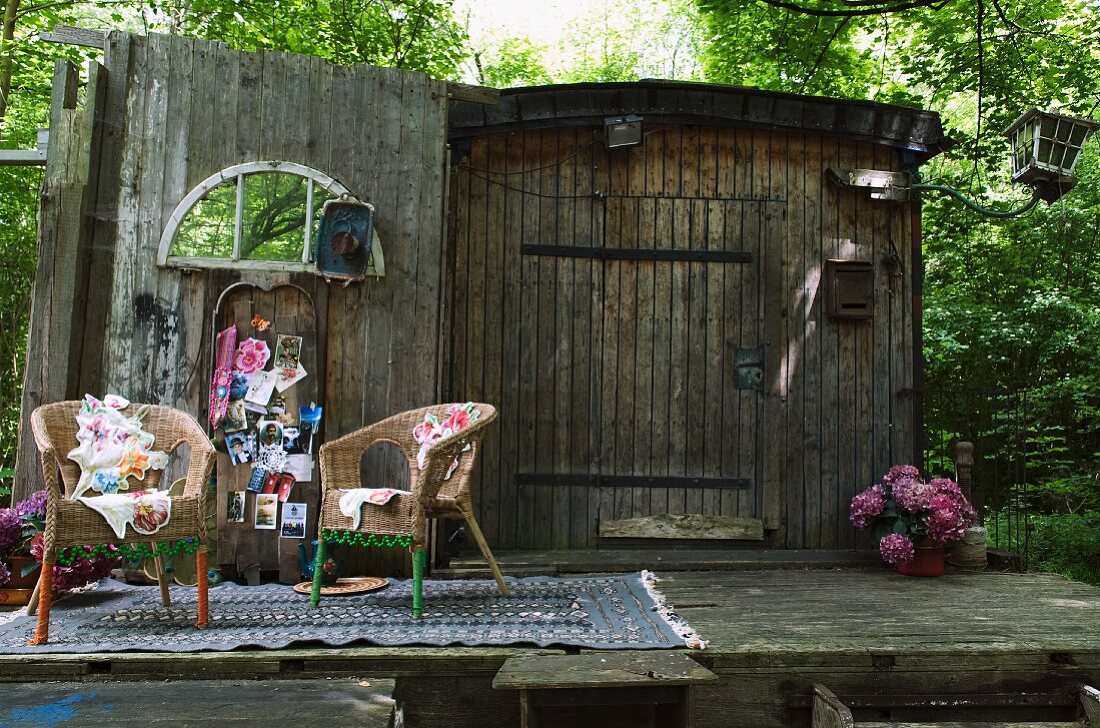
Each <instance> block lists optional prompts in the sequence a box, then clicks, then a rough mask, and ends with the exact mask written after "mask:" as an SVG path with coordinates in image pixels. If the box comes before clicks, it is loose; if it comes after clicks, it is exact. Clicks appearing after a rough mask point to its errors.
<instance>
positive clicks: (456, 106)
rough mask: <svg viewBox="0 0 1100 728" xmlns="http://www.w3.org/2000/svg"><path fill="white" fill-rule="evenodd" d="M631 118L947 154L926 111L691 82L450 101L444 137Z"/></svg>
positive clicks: (516, 91)
mask: <svg viewBox="0 0 1100 728" xmlns="http://www.w3.org/2000/svg"><path fill="white" fill-rule="evenodd" d="M624 114H637V115H639V116H641V117H643V118H644V119H648V120H650V121H662V122H670V123H685V124H721V125H736V126H745V127H755V128H766V129H776V130H785V131H807V132H815V133H821V134H831V135H838V136H842V137H846V138H851V139H858V140H865V141H872V142H878V143H881V144H887V145H890V146H893V147H897V148H899V149H904V150H908V151H910V152H913V153H914V154H915V155H916V156H917V157H918V159H919V161H924V160H927V159H929V158H931V157H933V156H935V155H936V154H939V153H940V152H941V151H944V150H946V149H948V148H950V147H951V146H952V144H953V142H954V140H952V139H951V138H950V137H948V136H946V135H945V134H944V132H943V127H942V125H941V123H940V115H939V114H938V113H936V112H934V111H926V110H922V109H916V108H911V107H907V106H896V105H892V104H883V103H879V102H875V101H863V100H851V99H836V98H830V97H825V96H806V95H801V94H793V93H786V92H781V91H766V90H763V89H756V88H749V87H744V86H727V85H723V84H714V83H701V82H695V81H664V80H656V79H647V80H643V81H633V82H618V83H574V84H558V85H550V86H529V87H521V88H510V89H502V90H501V92H500V103H499V104H497V105H496V106H490V105H484V104H477V103H471V102H466V101H453V102H451V105H450V117H449V118H450V121H449V124H450V132H449V135H450V138H451V139H452V140H458V139H463V138H469V137H473V136H478V135H480V134H486V133H500V132H508V131H516V130H520V129H539V128H552V127H558V126H579V125H589V124H594V125H598V124H601V123H602V120H603V119H604V118H606V117H611V116H621V115H624Z"/></svg>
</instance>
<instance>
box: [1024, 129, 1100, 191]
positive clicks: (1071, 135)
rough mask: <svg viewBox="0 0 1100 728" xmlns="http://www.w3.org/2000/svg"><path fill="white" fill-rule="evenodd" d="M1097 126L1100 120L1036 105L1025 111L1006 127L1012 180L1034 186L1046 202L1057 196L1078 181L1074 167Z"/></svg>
mask: <svg viewBox="0 0 1100 728" xmlns="http://www.w3.org/2000/svg"><path fill="white" fill-rule="evenodd" d="M1098 128H1100V124H1098V123H1096V122H1095V121H1090V120H1088V119H1077V118H1074V117H1072V116H1063V115H1061V114H1052V113H1050V112H1046V111H1039V110H1038V109H1031V110H1030V111H1027V112H1025V113H1024V114H1023V115H1022V116H1021V117H1020V118H1019V119H1017V120H1016V121H1014V122H1012V125H1011V126H1010V127H1008V129H1006V130H1005V136H1007V137H1008V140H1009V143H1010V144H1011V146H1012V181H1013V182H1020V183H1023V184H1026V185H1031V186H1033V187H1035V188H1036V190H1037V192H1038V194H1039V196H1040V197H1041V198H1042V199H1044V200H1046V201H1047V202H1053V201H1054V200H1056V199H1058V198H1059V197H1061V196H1062V194H1064V193H1065V192H1067V191H1068V190H1069V189H1070V188H1071V187H1073V186H1074V185H1075V184H1077V180H1076V178H1074V176H1073V168H1074V167H1075V166H1076V165H1077V160H1078V159H1079V158H1080V157H1081V149H1082V148H1083V147H1084V146H1085V142H1086V141H1088V138H1089V136H1090V135H1091V134H1092V133H1093V132H1094V131H1096V130H1097V129H1098Z"/></svg>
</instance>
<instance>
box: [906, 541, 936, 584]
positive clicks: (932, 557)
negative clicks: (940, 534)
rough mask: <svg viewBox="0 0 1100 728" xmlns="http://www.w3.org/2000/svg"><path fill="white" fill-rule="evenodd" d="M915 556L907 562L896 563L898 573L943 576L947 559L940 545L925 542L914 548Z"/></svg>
mask: <svg viewBox="0 0 1100 728" xmlns="http://www.w3.org/2000/svg"><path fill="white" fill-rule="evenodd" d="M916 554H917V555H916V556H915V557H914V558H913V560H912V561H910V562H909V563H908V564H898V573H899V574H905V575H906V576H943V569H944V562H945V561H946V560H947V555H946V553H945V549H944V547H943V546H942V545H937V544H934V543H930V542H926V543H922V544H919V545H918V546H917V548H916Z"/></svg>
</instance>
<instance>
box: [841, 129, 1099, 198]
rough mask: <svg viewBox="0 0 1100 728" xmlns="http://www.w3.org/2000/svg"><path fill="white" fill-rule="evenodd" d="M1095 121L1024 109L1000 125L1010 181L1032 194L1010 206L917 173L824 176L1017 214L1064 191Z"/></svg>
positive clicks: (883, 192)
mask: <svg viewBox="0 0 1100 728" xmlns="http://www.w3.org/2000/svg"><path fill="white" fill-rule="evenodd" d="M1097 129H1100V123H1097V122H1095V121H1092V120H1090V119H1079V118H1077V117H1073V116H1066V115H1065V114H1055V113H1053V112H1049V111H1040V110H1039V109H1034V108H1033V109H1029V110H1028V111H1026V112H1024V113H1023V114H1021V115H1020V117H1019V118H1018V119H1016V121H1014V122H1012V124H1011V125H1010V126H1009V127H1008V129H1006V130H1005V132H1004V133H1005V136H1007V137H1008V140H1009V145H1010V146H1011V153H1010V157H1009V158H1010V161H1011V164H1012V181H1013V182H1019V183H1021V184H1025V185H1029V186H1030V187H1031V188H1032V194H1031V199H1030V200H1029V201H1028V202H1027V203H1026V204H1024V205H1023V206H1022V207H1018V208H1016V209H1014V210H995V209H990V208H987V207H982V206H980V205H978V204H976V203H975V202H973V201H971V200H968V199H967V198H966V197H965V196H963V194H962V193H961V192H959V191H958V190H956V189H953V188H951V187H948V186H946V185H935V184H924V183H922V182H921V181H920V175H919V174H918V173H915V172H914V173H912V174H910V173H907V172H887V171H882V170H875V169H845V168H829V169H828V170H826V172H827V174H828V176H829V177H830V178H831V179H832V180H833V181H834V182H835V183H836V184H838V185H839V186H841V187H861V188H865V189H869V190H870V195H871V197H872V198H873V199H879V200H894V201H897V202H907V201H909V199H910V198H911V196H912V193H914V192H923V191H928V192H942V193H944V194H946V195H950V196H951V197H954V198H955V199H957V200H959V201H960V202H962V203H963V204H965V205H966V206H967V207H969V208H970V209H972V210H974V211H975V212H978V213H980V214H982V215H985V216H987V217H1000V218H1004V217H1016V216H1017V215H1022V214H1024V213H1025V212H1028V211H1030V210H1031V209H1032V208H1034V207H1035V205H1037V204H1038V203H1039V200H1045V201H1046V202H1047V204H1050V203H1052V202H1054V201H1055V200H1057V199H1058V198H1059V197H1061V196H1062V195H1064V194H1065V193H1066V192H1068V191H1069V190H1070V189H1072V188H1073V186H1074V185H1076V184H1077V178H1076V177H1074V176H1073V169H1074V167H1076V166H1077V161H1078V160H1079V159H1080V158H1081V152H1082V150H1083V149H1084V146H1085V143H1086V142H1087V141H1088V140H1089V137H1090V136H1092V134H1093V133H1094V132H1095V131H1096V130H1097Z"/></svg>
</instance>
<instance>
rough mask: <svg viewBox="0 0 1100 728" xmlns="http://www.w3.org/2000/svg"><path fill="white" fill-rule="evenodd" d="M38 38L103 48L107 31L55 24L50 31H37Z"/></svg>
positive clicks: (65, 43) (105, 43) (47, 41)
mask: <svg viewBox="0 0 1100 728" xmlns="http://www.w3.org/2000/svg"><path fill="white" fill-rule="evenodd" d="M38 40H41V41H45V42H46V43H62V44H64V45H75V46H84V47H85V48H99V49H100V50H103V49H104V48H106V47H107V31H105V30H92V29H90V28H77V27H74V26H72V25H55V26H54V27H53V30H52V31H49V32H46V33H39V34H38Z"/></svg>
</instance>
